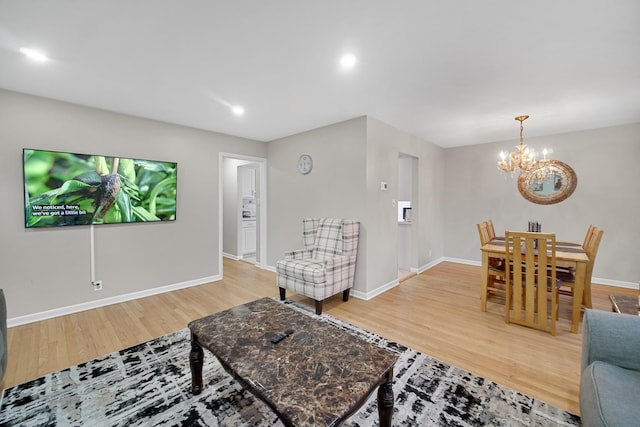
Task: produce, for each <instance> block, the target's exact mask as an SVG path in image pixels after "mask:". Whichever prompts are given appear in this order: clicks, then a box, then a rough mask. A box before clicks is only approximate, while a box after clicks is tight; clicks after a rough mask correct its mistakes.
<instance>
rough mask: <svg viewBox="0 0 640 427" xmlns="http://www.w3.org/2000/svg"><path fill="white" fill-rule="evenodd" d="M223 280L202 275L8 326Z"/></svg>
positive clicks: (36, 315)
mask: <svg viewBox="0 0 640 427" xmlns="http://www.w3.org/2000/svg"><path fill="white" fill-rule="evenodd" d="M219 280H222V276H220V275H215V276H209V277H202V278H200V279H194V280H189V281H187V282H181V283H174V284H172V285H167V286H160V287H157V288H152V289H146V290H144V291H140V292H132V293H129V294H123V295H117V296H114V297H110V298H104V299H99V300H95V301H90V302H85V303H82V304H75V305H69V306H66V307H60V308H56V309H53V310H47V311H41V312H40V313H33V314H28V315H26V316H18V317H13V318H11V319H7V327H9V328H11V327H14V326H20V325H24V324H27V323H32V322H37V321H40V320H46V319H51V318H53V317H58V316H65V315H67V314H72V313H78V312H80V311H85V310H91V309H92V308H99V307H104V306H107V305H111V304H117V303H120V302H125V301H131V300H135V299H138V298H144V297H148V296H151V295H157V294H163V293H165V292H170V291H175V290H178V289H184V288H190V287H192V286H198V285H204V284H205V283H211V282H217V281H219Z"/></svg>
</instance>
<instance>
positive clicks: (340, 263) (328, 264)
mask: <svg viewBox="0 0 640 427" xmlns="http://www.w3.org/2000/svg"><path fill="white" fill-rule="evenodd" d="M324 262H325V269H326V271H327V277H326V278H327V284H328V285H332V284H334V283H336V282H337V281H341V280H342V281H344V280H346V279H347V278H348V277H349V276H350V275H351V272H350V271H349V269H353V273H355V264H356V257H355V256H349V255H342V256H336V257H333V258H329V259H326V260H325V261H324ZM335 279H337V280H335ZM346 282H347V283H350V281H349V280H347V281H346Z"/></svg>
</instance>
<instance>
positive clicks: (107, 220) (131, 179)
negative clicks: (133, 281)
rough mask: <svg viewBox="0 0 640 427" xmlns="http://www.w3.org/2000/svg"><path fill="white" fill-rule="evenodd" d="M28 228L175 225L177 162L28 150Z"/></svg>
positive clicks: (25, 185) (26, 219) (24, 169)
mask: <svg viewBox="0 0 640 427" xmlns="http://www.w3.org/2000/svg"><path fill="white" fill-rule="evenodd" d="M23 166H24V168H23V172H24V192H25V195H24V199H25V227H26V228H32V227H52V226H65V225H88V224H114V223H128V222H148V221H173V220H175V219H176V204H177V174H178V165H177V163H174V162H162V161H154V160H139V159H129V158H123V157H107V156H97V155H89V154H76V153H65V152H60V151H45V150H32V149H24V150H23Z"/></svg>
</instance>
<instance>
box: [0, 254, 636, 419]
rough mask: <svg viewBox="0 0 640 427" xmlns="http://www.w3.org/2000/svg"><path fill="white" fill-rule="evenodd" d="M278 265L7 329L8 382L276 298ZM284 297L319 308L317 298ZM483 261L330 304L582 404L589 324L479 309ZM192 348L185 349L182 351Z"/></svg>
mask: <svg viewBox="0 0 640 427" xmlns="http://www.w3.org/2000/svg"><path fill="white" fill-rule="evenodd" d="M637 292H638V291H637V290H633V289H622V288H613V287H610V286H602V285H594V286H593V305H594V308H597V309H601V310H607V311H610V310H611V303H610V301H609V298H608V295H609V294H611V293H617V294H622V295H632V296H633V295H637ZM277 295H278V290H277V287H276V284H275V274H274V273H272V272H269V271H267V270H262V269H259V268H256V267H255V266H252V265H251V264H248V263H245V262H242V261H233V260H229V259H225V260H224V279H223V280H221V281H218V282H213V283H207V284H203V285H200V286H194V287H191V288H186V289H180V290H176V291H173V292H168V293H165V294H160V295H155V296H151V297H146V298H141V299H138V300H134V301H127V302H123V303H120V304H114V305H110V306H106V307H100V308H97V309H94V310H88V311H85V312H80V313H75V314H71V315H67V316H62V317H59V318H54V319H49V320H45V321H41V322H34V323H31V324H27V325H22V326H17V327H14V328H10V329H9V331H8V346H9V362H8V367H7V373H6V375H5V378H4V382H3V383H2V386H3V387H10V386H13V385H16V384H20V383H23V382H25V381H28V380H31V379H34V378H38V377H40V376H42V375H45V374H47V373H50V372H53V371H56V370H59V369H63V368H66V367H69V366H72V365H75V364H78V363H81V362H85V361H87V360H91V359H93V358H96V357H99V356H102V355H104V354H108V353H110V352H113V351H117V350H120V349H123V348H127V347H130V346H132V345H136V344H139V343H141V342H144V341H147V340H150V339H153V338H156V337H158V336H161V335H164V334H167V333H169V332H172V331H175V330H178V329H183V328H185V327H186V326H187V323H188V322H189V321H191V320H194V319H197V318H200V317H203V316H205V315H207V314H211V313H215V312H217V311H221V310H225V309H227V308H231V307H233V306H235V305H238V304H243V303H246V302H249V301H252V300H255V299H257V298H261V297H264V296H267V297H275V296H277ZM287 297H289V298H291V299H293V300H295V301H299V302H301V303H304V304H308V305H309V306H311V307H313V301H311V300H310V299H308V298H306V297H304V296H301V295H297V294H295V293H293V292H288V294H287ZM479 300H480V268H479V267H477V266H470V265H464V264H457V263H451V262H444V263H441V264H438V265H437V266H435V267H433V268H431V269H429V270H427V271H426V272H424V273H422V274H418V275H416V276H413V277H411V278H409V279H407V280H405V281H403V282H402V283H401V284H400V285H399V286H397V287H395V288H393V289H390V290H389V291H387V292H385V293H383V294H381V295H379V296H377V297H376V298H373V299H372V300H370V301H363V300H359V299H357V298H350V300H349V301H348V302H346V303H345V302H343V301H342V297H341V295H336V296H334V297H332V298H330V299H329V300H328V301H326V302H325V303H324V312H325V313H328V314H330V315H332V316H335V317H337V318H339V319H342V320H345V321H348V322H350V323H353V324H354V325H357V326H359V327H362V328H364V329H366V330H369V331H371V332H375V333H377V334H379V335H382V336H384V337H386V338H389V339H391V340H393V341H396V342H398V343H400V344H403V345H406V346H409V347H412V348H414V349H416V350H419V351H421V352H423V353H426V354H429V355H431V356H433V357H435V358H437V359H439V360H442V361H444V362H447V363H450V364H453V365H456V366H458V367H460V368H462V369H465V370H468V371H470V372H472V373H474V374H476V375H480V376H482V377H484V378H486V379H488V380H491V381H494V382H496V383H499V384H502V385H505V386H508V387H511V388H513V389H515V390H518V391H520V392H523V393H526V394H529V395H531V396H534V397H536V398H539V399H541V400H543V401H545V402H548V403H550V404H552V405H555V406H558V407H560V408H563V409H565V410H569V411H571V412H573V413H578V412H579V409H578V384H579V379H580V373H579V366H580V355H581V346H582V335H581V333H582V332H581V331H582V325H581V328H580V333H579V334H572V333H570V332H569V330H570V314H571V312H570V307H569V306H568V305H565V304H563V305H561V312H560V319H559V321H558V331H557V335H556V336H555V337H553V336H551V335H550V334H548V333H545V332H541V331H538V330H533V329H529V328H526V327H522V326H518V325H513V324H511V325H508V324H506V323H505V322H504V305H503V301H501V298H500V297H496V298H490V299H489V301H488V304H487V312H481V311H480V304H479ZM185 357H187V355H185Z"/></svg>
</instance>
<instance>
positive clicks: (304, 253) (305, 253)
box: [284, 249, 311, 259]
mask: <svg viewBox="0 0 640 427" xmlns="http://www.w3.org/2000/svg"><path fill="white" fill-rule="evenodd" d="M307 258H311V250H310V249H296V250H293V251H285V253H284V259H307Z"/></svg>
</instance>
